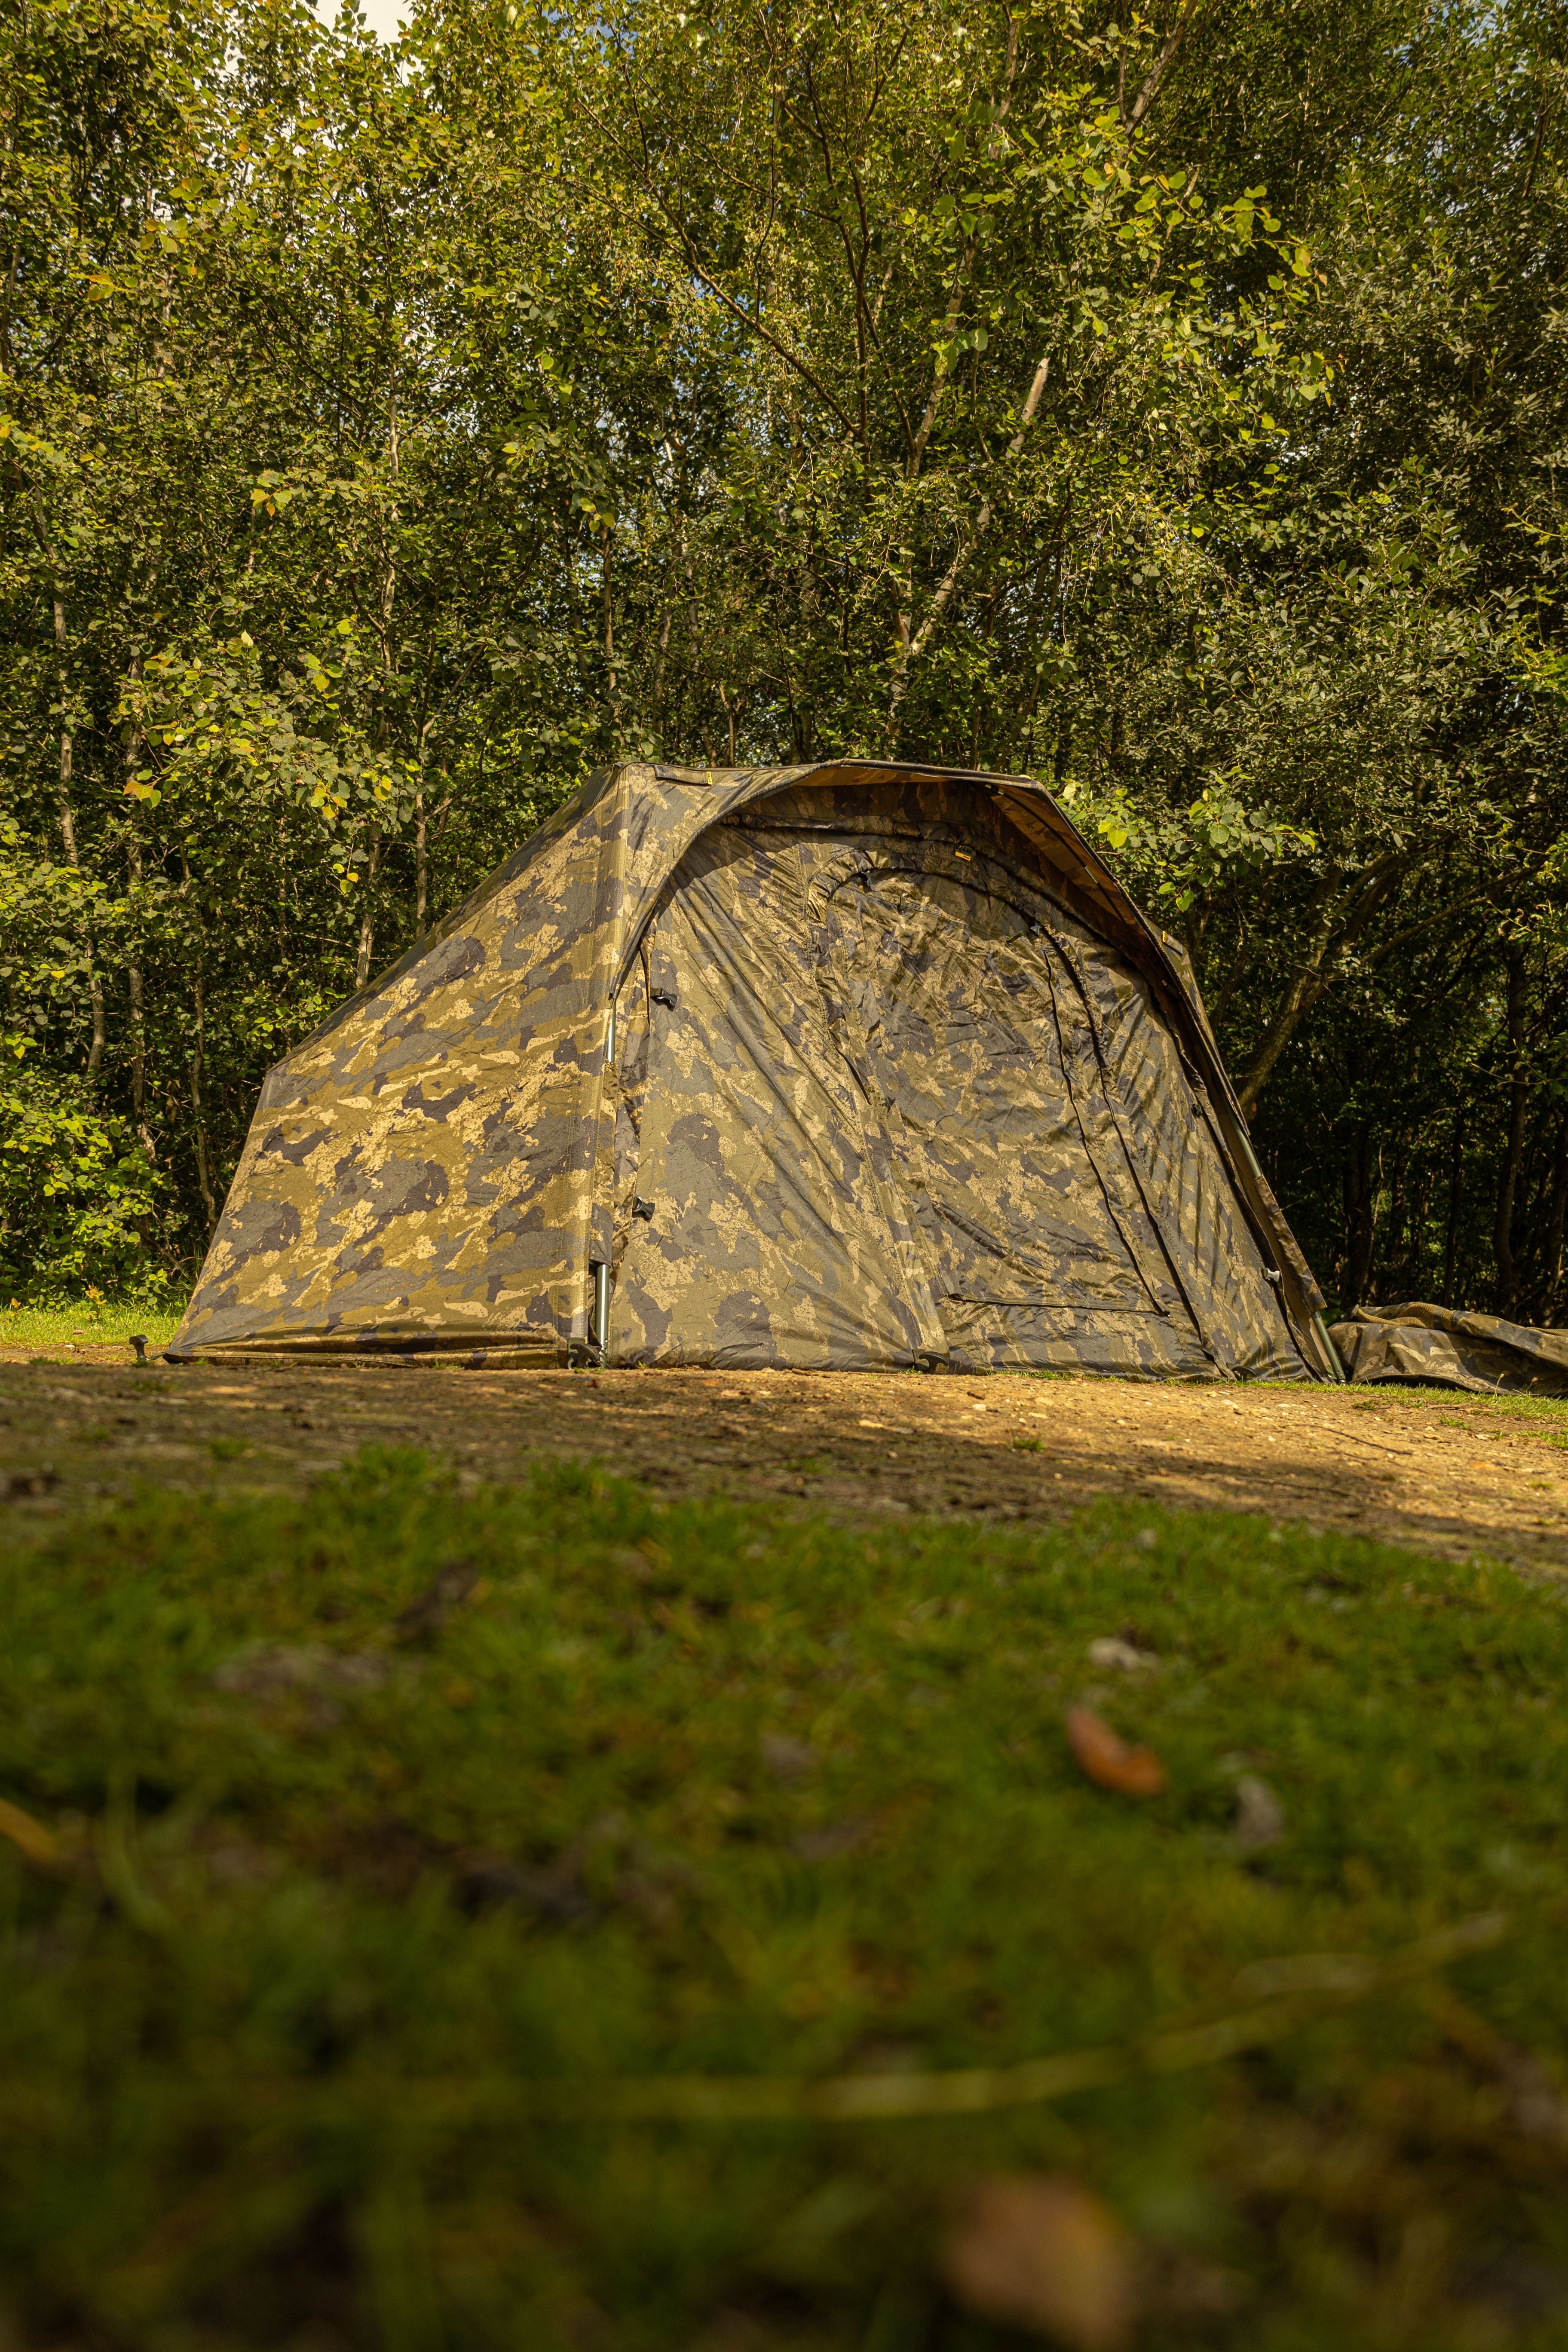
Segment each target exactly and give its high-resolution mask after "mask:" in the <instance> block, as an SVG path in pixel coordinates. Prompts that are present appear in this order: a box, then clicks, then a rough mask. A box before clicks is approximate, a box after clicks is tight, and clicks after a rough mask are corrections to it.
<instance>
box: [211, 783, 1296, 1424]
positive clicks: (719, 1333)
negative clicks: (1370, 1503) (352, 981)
mask: <svg viewBox="0 0 1568 2352" xmlns="http://www.w3.org/2000/svg"><path fill="white" fill-rule="evenodd" d="M1321 1304H1322V1301H1321V1297H1320V1296H1319V1293H1318V1291H1317V1289H1316V1286H1315V1285H1314V1284H1313V1282H1312V1278H1311V1276H1310V1273H1309V1271H1308V1269H1307V1266H1306V1265H1305V1263H1304V1261H1303V1260H1302V1258H1301V1255H1300V1252H1299V1250H1298V1249H1297V1248H1296V1245H1295V1243H1294V1242H1293V1240H1292V1239H1291V1236H1290V1234H1289V1229H1288V1228H1287V1226H1286V1223H1285V1221H1284V1218H1283V1217H1282V1215H1281V1213H1280V1212H1279V1207H1278V1205H1277V1204H1276V1202H1275V1201H1274V1199H1273V1197H1272V1195H1271V1194H1270V1192H1269V1190H1268V1186H1267V1184H1266V1183H1265V1182H1264V1181H1263V1178H1262V1175H1261V1172H1260V1171H1258V1167H1257V1163H1256V1161H1255V1160H1254V1159H1253V1156H1252V1152H1251V1148H1250V1145H1249V1143H1248V1142H1247V1133H1246V1127H1245V1123H1244V1122H1243V1120H1242V1118H1241V1115H1240V1112H1239V1110H1238V1108H1237V1104H1236V1100H1235V1097H1234V1095H1233V1094H1232V1092H1231V1088H1230V1086H1229V1082H1228V1080H1227V1078H1226V1074H1225V1071H1224V1068H1223V1066H1222V1065H1221V1063H1220V1060H1219V1055H1218V1052H1217V1049H1216V1048H1215V1044H1214V1040H1213V1038H1212V1036H1211V1034H1210V1033H1209V1029H1208V1025H1207V1022H1206V1020H1205V1016H1204V1013H1203V1009H1202V1006H1201V1004H1200V1003H1199V1001H1198V998H1197V995H1196V992H1195V990H1194V987H1193V985H1192V982H1191V979H1190V975H1189V973H1188V971H1187V967H1186V964H1185V960H1184V956H1183V953H1182V950H1181V949H1180V947H1179V946H1178V944H1177V942H1176V941H1175V940H1173V939H1172V938H1170V937H1169V936H1168V935H1167V934H1165V933H1163V932H1162V931H1160V930H1158V929H1156V928H1155V927H1154V926H1152V924H1151V923H1150V922H1149V921H1148V920H1147V919H1145V918H1144V917H1143V915H1142V913H1141V912H1140V911H1139V909H1138V908H1136V907H1135V906H1134V905H1133V903H1132V901H1131V899H1130V898H1128V897H1127V895H1126V893H1125V892H1124V891H1123V890H1122V889H1121V886H1120V885H1119V884H1118V883H1117V882H1116V881H1115V879H1114V877H1112V876H1111V875H1110V872H1109V870H1108V869H1107V867H1106V866H1104V864H1103V862H1102V861H1101V860H1100V858H1099V857H1098V856H1096V855H1095V853H1094V851H1093V850H1092V849H1091V848H1089V845H1087V844H1086V843H1085V842H1084V840H1083V839H1082V838H1081V836H1080V835H1079V834H1078V833H1077V832H1076V830H1075V829H1074V828H1073V826H1072V825H1071V824H1070V823H1069V822H1068V819H1067V818H1066V817H1065V816H1064V814H1062V812H1061V810H1060V809H1059V808H1058V806H1057V804H1056V803H1055V802H1054V801H1053V800H1052V799H1051V797H1050V795H1049V794H1048V793H1047V792H1046V790H1045V789H1044V787H1043V786H1041V785H1040V784H1038V783H1036V782H1033V781H1032V780H1030V779H1028V778H1021V777H989V776H978V775H969V774H965V773H963V772H957V771H952V770H941V769H931V768H922V767H914V766H908V765H897V764H893V763H887V762H878V761H834V762H823V763H817V764H816V765H812V766H806V767H797V768H773V769H735V770H729V769H719V770H709V769H679V768H668V767H663V768H661V767H654V766H650V765H647V764H646V763H641V762H631V763H627V764H626V765H624V766H621V767H619V768H616V769H614V770H612V771H609V772H605V773H603V774H601V775H599V776H597V777H595V779H594V780H593V781H592V782H590V783H589V784H588V785H587V786H586V787H585V788H584V791H583V792H582V793H579V794H578V795H577V797H576V798H575V799H574V801H573V802H571V803H569V804H568V806H566V807H565V808H563V810H561V811H560V813H559V814H557V815H556V816H555V817H554V818H553V819H552V821H551V823H550V824H547V825H546V826H545V827H544V828H543V829H542V831H541V832H540V833H538V834H536V835H534V837H533V838H532V839H531V841H530V842H528V843H527V844H526V845H524V846H523V848H522V849H521V850H520V851H519V852H518V854H517V856H515V857H513V858H512V859H511V860H510V862H509V863H508V864H507V865H505V866H501V867H500V869H499V871H498V872H497V873H495V874H494V875H492V876H491V877H490V878H489V881H488V882H486V883H485V884H484V885H483V887H481V888H480V889H479V891H477V892H476V893H475V894H474V896H473V897H472V898H470V899H469V900H468V902H467V904H466V905H464V906H463V907H460V908H458V910H457V912H456V913H455V914H453V915H452V916H450V917H449V918H448V919H447V921H446V922H445V923H443V924H442V926H441V927H440V929H438V930H437V931H436V932H435V933H433V934H432V935H430V936H429V937H428V938H426V940H424V941H422V942H421V943H420V945H419V946H418V947H416V949H414V950H411V951H410V953H409V954H407V955H406V956H405V957H404V958H403V959H402V961H400V962H399V963H397V964H395V966H394V967H393V968H392V970H391V971H388V972H386V973H384V975H383V976H382V977H381V978H380V979H379V980H377V981H375V982H373V983H372V984H371V985H370V986H369V987H368V988H367V989H364V990H363V991H362V992H360V994H359V995H358V996H356V997H354V998H353V1000H352V1001H351V1002H350V1003H347V1004H346V1005H344V1006H343V1007H342V1010H341V1011H340V1012H339V1013H337V1014H336V1015H335V1016H334V1018H333V1019H332V1020H331V1021H330V1022H328V1023H327V1024H325V1026H324V1027H323V1028H321V1030H319V1031H318V1032H317V1033H316V1034H315V1035H314V1036H312V1037H310V1038H309V1039H307V1040H306V1042H305V1043H304V1044H303V1045H300V1046H298V1047H297V1048H296V1049H295V1050H294V1051H293V1052H292V1053H291V1054H289V1055H288V1056H287V1057H286V1059H285V1060H283V1061H282V1062H280V1063H279V1066H278V1067H277V1068H276V1069H274V1070H273V1071H272V1072H271V1074H270V1075H269V1076H268V1080H267V1083H266V1085H265V1087H264V1088H263V1090H262V1095H261V1101H260V1106H259V1108H258V1112H257V1116H256V1120H255V1123H254V1125H253V1127H252V1129H251V1133H250V1137H249V1139H248V1141H247V1146H246V1150H245V1153H244V1156H243V1158H242V1160H241V1162H240V1166H239V1169H238V1171H237V1174H236V1177H235V1181H234V1185H233V1188H232V1190H231V1192H230V1195H229V1199H228V1202H227V1205H226V1209H225V1211H224V1214H223V1217H222V1220H221V1222H220V1223H219V1226H218V1230H217V1233H216V1238H215V1239H214V1242H213V1245H212V1248H211V1251H210V1253H209V1255H208V1257H207V1261H206V1265H205V1267H204V1269H203V1273H202V1277H201V1281H200V1283H199V1285H198V1286H197V1289H196V1293H195V1297H194V1299H193V1300H192V1303H191V1307H190V1310H189V1313H188V1314H187V1316H186V1318H185V1320H184V1324H183V1325H182V1327H181V1329H180V1332H179V1335H178V1337H177V1339H175V1342H174V1347H173V1349H171V1351H170V1352H171V1353H172V1354H173V1355H174V1356H176V1357H179V1356H183V1355H189V1354H192V1353H194V1352H195V1351H197V1350H201V1351H204V1352H205V1351H206V1350H211V1349H221V1350H224V1351H231V1350H238V1351H246V1350H256V1349H262V1350H279V1349H285V1350H303V1351H319V1350H332V1351H351V1352H352V1351H363V1350H375V1351H381V1352H384V1351H391V1352H394V1353H399V1354H406V1353H413V1352H417V1351H424V1350H437V1351H445V1352H455V1353H458V1354H459V1355H461V1356H462V1357H464V1358H466V1359H468V1360H473V1361H478V1362H482V1363H485V1364H493V1365H499V1364H504V1363H508V1362H514V1363H525V1362H537V1363H555V1362H560V1361H573V1360H587V1359H594V1360H607V1361H609V1362H612V1363H620V1364H656V1363H657V1364H691V1365H714V1366H723V1367H733V1368H736V1369H740V1368H743V1367H763V1366H773V1365H788V1366H795V1367H814V1368H820V1369H824V1370H834V1369H846V1370H865V1369H870V1368H876V1367H879V1366H886V1367H889V1368H892V1367H900V1366H903V1367H907V1366H910V1365H913V1364H929V1365H948V1366H952V1367H953V1368H956V1369H960V1370H965V1369H971V1368H973V1369H982V1368H986V1367H1000V1366H1006V1365H1039V1366H1065V1367H1082V1368H1084V1369H1087V1370H1093V1371H1099V1372H1114V1373H1131V1374H1141V1375H1146V1376H1153V1377H1174V1378H1184V1379H1215V1378H1222V1379H1223V1378H1230V1377H1240V1378H1244V1379H1262V1378H1275V1379H1279V1378H1284V1379H1302V1378H1309V1377H1312V1376H1318V1377H1333V1376H1334V1375H1335V1372H1336V1370H1337V1368H1336V1367H1335V1366H1334V1364H1333V1360H1332V1358H1331V1354H1330V1351H1329V1349H1328V1348H1327V1345H1326V1341H1325V1339H1324V1337H1323V1336H1322V1329H1321V1324H1318V1323H1316V1322H1315V1320H1314V1318H1315V1317H1316V1316H1317V1314H1318V1312H1319V1310H1320V1309H1321Z"/></svg>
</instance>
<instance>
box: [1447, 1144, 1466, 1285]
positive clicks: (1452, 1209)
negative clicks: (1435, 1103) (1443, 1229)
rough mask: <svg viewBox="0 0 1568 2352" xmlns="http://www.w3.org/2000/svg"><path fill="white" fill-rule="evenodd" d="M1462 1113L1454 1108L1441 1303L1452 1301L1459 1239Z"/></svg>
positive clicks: (1462, 1151) (1462, 1156) (1463, 1153)
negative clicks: (1452, 1156) (1452, 1151)
mask: <svg viewBox="0 0 1568 2352" xmlns="http://www.w3.org/2000/svg"><path fill="white" fill-rule="evenodd" d="M1462 1118H1463V1113H1462V1112H1461V1111H1460V1110H1459V1108H1458V1105H1456V1106H1455V1110H1454V1160H1453V1172H1452V1174H1451V1175H1450V1177H1449V1180H1448V1236H1447V1241H1446V1243H1445V1244H1444V1247H1443V1304H1444V1306H1445V1307H1452V1305H1453V1303H1454V1272H1455V1264H1454V1260H1455V1252H1456V1250H1457V1249H1458V1240H1459V1185H1460V1181H1461V1179H1462V1178H1463V1175H1464V1170H1465V1134H1464V1129H1463V1127H1462V1125H1461V1124H1460V1122H1461V1119H1462Z"/></svg>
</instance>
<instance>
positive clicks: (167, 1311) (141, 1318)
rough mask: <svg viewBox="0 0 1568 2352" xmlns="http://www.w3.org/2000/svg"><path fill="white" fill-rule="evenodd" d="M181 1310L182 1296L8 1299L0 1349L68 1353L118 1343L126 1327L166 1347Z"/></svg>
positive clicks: (0, 1319) (0, 1318)
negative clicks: (27, 1303)
mask: <svg viewBox="0 0 1568 2352" xmlns="http://www.w3.org/2000/svg"><path fill="white" fill-rule="evenodd" d="M183 1313H184V1299H183V1298H178V1297H175V1298H171V1299H170V1301H169V1302H168V1304H167V1305H166V1306H163V1307H149V1306H147V1305H146V1304H145V1303H142V1304H140V1305H136V1304H132V1305H131V1306H126V1305H125V1304H124V1303H123V1302H121V1300H118V1299H113V1298H101V1297H100V1298H80V1299H77V1300H75V1301H74V1302H73V1303H72V1304H71V1305H70V1306H68V1307H24V1306H23V1305H21V1304H20V1302H19V1301H17V1300H15V1299H12V1300H11V1301H9V1302H8V1303H5V1304H0V1348H28V1349H36V1350H37V1352H38V1353H39V1354H40V1355H62V1356H68V1355H69V1354H70V1352H71V1350H72V1349H73V1348H77V1347H89V1348H103V1347H116V1348H122V1347H124V1345H125V1343H126V1341H127V1339H129V1338H130V1336H131V1334H132V1331H139V1332H141V1333H142V1335H143V1337H144V1338H145V1339H146V1341H147V1344H148V1346H149V1347H150V1348H166V1347H167V1346H168V1344H169V1342H170V1340H171V1339H173V1338H174V1333H175V1332H176V1331H177V1330H178V1328H179V1326H180V1317H181V1316H182V1314H183ZM128 1360H129V1359H128Z"/></svg>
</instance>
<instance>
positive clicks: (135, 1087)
mask: <svg viewBox="0 0 1568 2352" xmlns="http://www.w3.org/2000/svg"><path fill="white" fill-rule="evenodd" d="M125 860H126V865H127V866H128V867H129V868H130V873H131V883H132V899H133V900H134V902H135V904H134V907H133V910H132V916H133V919H135V918H137V917H139V916H140V914H141V891H142V844H141V842H140V840H139V839H138V838H137V835H135V833H134V832H132V835H131V840H130V843H129V845H127V848H126V853H125ZM125 979H126V985H127V988H128V990H129V992H130V996H131V1117H132V1123H133V1124H134V1126H135V1129H136V1132H137V1135H138V1136H139V1138H140V1139H141V1143H142V1150H143V1151H144V1152H145V1153H146V1154H147V1157H148V1159H149V1160H152V1161H153V1164H154V1166H155V1165H156V1164H157V1159H158V1149H157V1146H156V1144H155V1143H154V1142H153V1130H152V1129H151V1128H150V1127H149V1126H148V1124H147V996H146V984H145V982H144V979H143V976H142V950H141V949H140V947H139V946H137V945H135V944H132V947H131V948H130V950H129V951H128V953H127V955H126V959H125Z"/></svg>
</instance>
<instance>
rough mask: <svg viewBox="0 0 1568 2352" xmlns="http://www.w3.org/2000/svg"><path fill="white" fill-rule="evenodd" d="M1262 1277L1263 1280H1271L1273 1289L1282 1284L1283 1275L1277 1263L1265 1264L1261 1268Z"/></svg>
mask: <svg viewBox="0 0 1568 2352" xmlns="http://www.w3.org/2000/svg"><path fill="white" fill-rule="evenodd" d="M1263 1279H1264V1281H1265V1282H1271V1283H1272V1284H1273V1286H1274V1287H1275V1289H1276V1290H1278V1289H1279V1287H1280V1286H1281V1285H1282V1284H1283V1282H1284V1280H1285V1277H1284V1276H1283V1275H1282V1274H1281V1273H1280V1271H1279V1267H1278V1266H1277V1265H1266V1266H1265V1267H1264V1269H1263Z"/></svg>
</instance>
